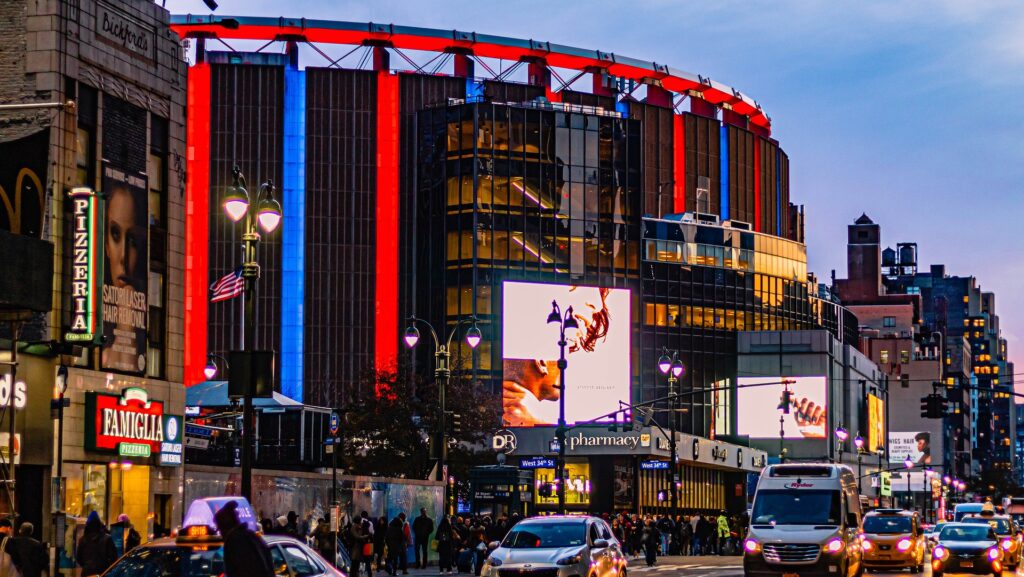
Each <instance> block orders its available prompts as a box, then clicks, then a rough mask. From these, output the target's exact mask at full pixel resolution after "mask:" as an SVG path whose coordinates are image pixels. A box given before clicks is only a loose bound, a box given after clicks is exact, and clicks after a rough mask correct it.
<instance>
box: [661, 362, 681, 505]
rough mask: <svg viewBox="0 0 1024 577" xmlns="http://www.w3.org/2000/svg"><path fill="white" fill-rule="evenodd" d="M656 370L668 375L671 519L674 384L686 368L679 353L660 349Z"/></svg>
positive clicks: (674, 461)
mask: <svg viewBox="0 0 1024 577" xmlns="http://www.w3.org/2000/svg"><path fill="white" fill-rule="evenodd" d="M658 370H659V371H661V373H662V374H663V375H668V396H669V397H670V398H669V411H670V412H669V420H668V429H669V435H670V438H669V451H671V452H672V459H671V463H672V464H671V467H672V474H671V478H670V480H669V482H670V483H671V484H670V486H669V489H670V491H671V494H672V497H671V501H670V505H669V507H670V511H671V514H672V519H675V518H676V515H677V514H678V513H679V511H678V509H679V487H678V486H677V485H676V475H677V474H678V473H679V472H678V470H677V469H676V467H677V463H678V456H677V455H676V452H677V451H676V415H677V412H678V401H679V397H678V395H677V394H676V392H677V391H676V384H677V383H678V382H679V378H680V377H682V376H683V375H684V374H686V367H685V366H683V363H682V361H680V360H679V351H672V352H671V354H669V350H668V349H666V348H662V353H661V358H660V359H658Z"/></svg>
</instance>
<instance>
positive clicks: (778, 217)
mask: <svg viewBox="0 0 1024 577" xmlns="http://www.w3.org/2000/svg"><path fill="white" fill-rule="evenodd" d="M787 210H788V208H787ZM775 234H776V235H778V236H782V151H781V150H779V149H776V150H775Z"/></svg>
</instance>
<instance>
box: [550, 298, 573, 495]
mask: <svg viewBox="0 0 1024 577" xmlns="http://www.w3.org/2000/svg"><path fill="white" fill-rule="evenodd" d="M552 323H554V324H557V325H558V426H557V427H555V439H557V440H558V470H557V471H556V472H555V478H556V479H557V480H558V487H557V488H558V514H559V515H565V433H566V426H565V369H566V367H567V366H569V363H567V362H566V360H565V345H567V344H568V343H567V342H566V340H565V330H566V329H579V328H580V326H579V324H578V323H577V322H576V317H575V316H573V314H572V307H571V306H570V307H569V308H568V309H566V311H565V314H564V315H563V314H562V309H561V308H559V307H558V301H551V314H549V315H548V324H552Z"/></svg>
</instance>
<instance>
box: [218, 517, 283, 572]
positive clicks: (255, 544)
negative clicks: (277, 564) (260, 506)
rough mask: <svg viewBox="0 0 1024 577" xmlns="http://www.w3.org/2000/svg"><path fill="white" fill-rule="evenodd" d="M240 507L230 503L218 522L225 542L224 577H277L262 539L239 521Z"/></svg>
mask: <svg viewBox="0 0 1024 577" xmlns="http://www.w3.org/2000/svg"><path fill="white" fill-rule="evenodd" d="M237 509H238V503H237V502H235V501H228V503H227V504H226V505H224V506H223V507H221V509H220V510H219V511H217V514H216V515H214V520H215V521H216V522H217V530H218V531H220V535H221V538H223V539H224V577H274V561H273V559H271V557H270V548H269V547H267V543H266V542H265V541H264V540H263V538H262V537H260V536H259V535H257V534H255V533H253V532H252V531H250V530H249V528H248V527H246V526H245V525H244V524H242V523H240V522H239V521H238V511H237Z"/></svg>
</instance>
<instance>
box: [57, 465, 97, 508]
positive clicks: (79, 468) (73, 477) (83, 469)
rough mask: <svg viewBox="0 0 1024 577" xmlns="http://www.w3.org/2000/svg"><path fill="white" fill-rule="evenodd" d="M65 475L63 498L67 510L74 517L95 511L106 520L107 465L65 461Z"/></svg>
mask: <svg viewBox="0 0 1024 577" xmlns="http://www.w3.org/2000/svg"><path fill="white" fill-rule="evenodd" d="M64 474H65V475H66V477H67V487H66V489H65V497H64V498H65V499H66V501H67V512H68V514H69V515H73V516H75V517H83V518H84V517H88V516H89V513H92V512H93V511H96V512H97V513H98V514H99V516H100V519H103V520H104V521H106V520H107V466H106V465H82V464H77V463H65V464H64Z"/></svg>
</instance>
